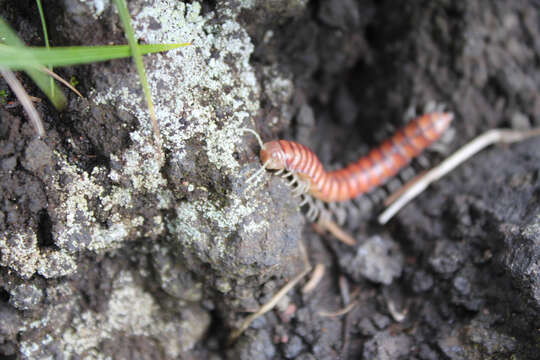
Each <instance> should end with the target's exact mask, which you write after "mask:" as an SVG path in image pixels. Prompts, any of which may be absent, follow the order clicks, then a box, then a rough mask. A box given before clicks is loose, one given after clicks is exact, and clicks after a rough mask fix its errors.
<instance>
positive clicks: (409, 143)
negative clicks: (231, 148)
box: [244, 112, 454, 220]
mask: <svg viewBox="0 0 540 360" xmlns="http://www.w3.org/2000/svg"><path fill="white" fill-rule="evenodd" d="M453 117H454V116H453V114H452V113H448V112H432V113H427V114H424V115H422V116H419V117H417V118H415V119H414V120H412V121H411V122H409V123H408V124H407V125H405V126H404V127H403V128H401V129H399V130H398V131H397V132H396V133H395V134H394V135H393V136H392V137H390V138H389V139H387V140H386V141H384V142H383V143H382V144H381V145H380V146H378V147H376V148H374V149H372V150H371V151H370V152H369V153H368V154H367V155H366V156H363V157H361V158H360V159H359V160H358V161H356V162H354V163H352V164H350V165H348V166H346V167H344V168H342V169H339V170H335V171H326V170H325V169H324V167H323V165H322V163H321V162H320V160H319V158H318V157H317V155H315V153H314V152H313V151H312V150H311V149H309V148H308V147H307V146H305V145H302V144H299V143H297V142H294V141H288V140H274V141H269V142H266V143H263V142H262V141H261V140H260V137H259V136H258V134H257V133H255V132H254V131H253V130H250V129H244V130H246V131H250V132H252V133H254V134H255V135H256V136H257V138H258V140H259V143H260V145H261V150H260V159H261V162H262V164H263V165H262V168H261V169H260V170H259V171H257V172H256V173H255V174H254V175H253V176H252V177H250V179H248V182H249V181H251V180H252V179H254V178H256V177H257V176H259V175H260V174H261V173H262V172H263V171H264V170H276V171H277V172H276V173H277V174H283V176H284V177H290V176H292V178H293V179H292V180H291V181H290V182H289V185H291V186H292V185H294V184H297V187H296V189H295V194H296V195H305V196H306V197H305V199H304V201H303V202H302V205H303V204H305V203H309V204H310V211H308V217H309V218H312V220H314V219H315V218H316V217H317V214H318V212H319V210H320V209H317V208H316V207H315V206H313V202H312V201H311V197H313V198H315V199H318V200H320V201H322V202H323V203H330V204H332V203H338V202H344V201H348V200H351V199H354V198H356V197H358V196H359V195H361V194H364V193H367V192H369V191H370V190H372V189H373V188H375V187H377V186H380V185H383V184H384V183H385V182H386V181H387V180H388V179H390V178H392V177H393V176H394V175H396V174H397V173H398V172H399V171H400V170H401V169H402V168H403V167H405V166H406V165H408V164H409V163H410V162H411V160H412V159H413V158H415V157H416V156H418V155H419V154H420V153H421V152H422V151H423V150H424V149H426V148H427V147H429V146H430V145H431V144H432V143H433V142H435V141H436V140H437V139H439V138H440V137H441V135H442V134H443V132H444V131H445V130H446V129H447V128H448V127H449V125H450V123H451V122H452V120H453Z"/></svg>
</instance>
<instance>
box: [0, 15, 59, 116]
mask: <svg viewBox="0 0 540 360" xmlns="http://www.w3.org/2000/svg"><path fill="white" fill-rule="evenodd" d="M0 41H2V42H4V43H5V44H7V45H9V47H11V48H14V49H18V50H20V51H23V50H24V46H25V45H24V43H23V42H22V41H21V40H20V39H19V37H18V36H17V34H16V33H15V32H14V31H13V30H11V28H10V27H9V25H8V24H7V23H6V22H5V21H4V19H2V18H0ZM6 47H8V46H2V47H1V48H0V58H2V57H3V56H4V53H5V51H4V48H6ZM44 50H45V51H47V49H44ZM20 60H21V59H19V61H20ZM26 60H27V62H28V63H29V64H30V65H28V66H26V67H24V68H20V67H19V68H17V67H11V66H6V65H4V64H2V63H0V66H2V67H5V68H8V69H11V70H24V71H25V72H26V73H27V74H28V76H30V78H31V79H32V81H34V83H36V85H37V86H38V87H39V88H40V89H41V91H43V93H44V94H45V95H47V97H48V98H49V99H50V100H51V102H52V103H53V105H54V106H55V107H56V108H57V109H62V108H63V107H64V106H65V104H66V97H65V96H64V93H62V91H61V90H60V89H58V87H57V86H56V84H54V83H53V86H54V87H55V91H54V93H52V92H51V89H50V87H49V85H50V83H49V77H48V76H47V75H45V74H43V73H41V72H39V71H38V70H36V69H38V68H39V67H40V66H42V65H41V64H40V62H39V61H38V60H37V59H35V58H34V57H33V56H32V55H31V53H29V54H28V56H27V59H26ZM42 64H47V63H46V62H44V63H42Z"/></svg>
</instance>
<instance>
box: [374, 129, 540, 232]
mask: <svg viewBox="0 0 540 360" xmlns="http://www.w3.org/2000/svg"><path fill="white" fill-rule="evenodd" d="M538 135H540V128H536V129H532V130H528V131H515V130H506V129H493V130H489V131H487V132H485V133H484V134H482V135H480V136H478V137H477V138H476V139H474V140H472V141H471V142H469V143H468V144H466V145H464V146H463V147H461V148H460V149H459V150H458V151H456V152H455V153H453V154H452V155H450V156H449V157H448V158H447V159H446V160H444V161H443V162H442V163H440V164H439V165H438V166H436V167H434V168H433V169H431V170H429V171H428V172H426V173H425V174H424V176H423V177H422V178H421V179H418V180H416V179H415V180H414V181H416V183H414V184H413V185H412V186H410V187H409V188H408V189H407V190H406V191H405V192H404V193H403V194H402V195H401V196H400V197H399V198H398V199H397V200H396V201H395V202H394V203H393V204H392V205H390V206H389V207H388V208H386V210H384V211H383V212H382V213H381V214H380V215H379V217H378V221H379V223H380V224H386V223H387V222H388V221H389V220H390V219H391V218H392V217H393V216H394V215H395V214H396V213H397V212H398V211H399V210H400V209H401V208H402V207H404V206H405V205H406V204H408V203H409V201H411V200H412V199H414V198H415V197H417V196H418V195H419V194H421V193H422V192H423V191H424V190H425V189H426V188H427V187H428V186H429V185H430V184H431V183H433V182H435V181H437V180H439V179H440V178H442V177H443V176H444V175H446V174H448V173H449V172H450V171H452V170H453V169H455V168H456V167H457V166H459V165H460V164H462V163H463V162H465V161H466V160H467V159H469V158H470V157H472V156H474V155H475V154H476V153H478V152H479V151H481V150H482V149H484V148H486V147H488V146H489V145H492V144H495V143H505V144H509V143H514V142H519V141H522V140H525V139H527V138H530V137H533V136H538Z"/></svg>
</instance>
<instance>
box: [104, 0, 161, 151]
mask: <svg viewBox="0 0 540 360" xmlns="http://www.w3.org/2000/svg"><path fill="white" fill-rule="evenodd" d="M113 1H114V4H115V5H116V8H117V9H118V15H119V16H120V20H121V21H122V25H123V26H124V31H125V33H126V37H127V39H128V44H129V47H130V49H131V53H132V55H133V60H134V61H135V66H136V67H137V72H138V73H139V77H140V78H141V84H142V87H143V91H144V97H145V98H146V103H147V105H148V111H149V113H150V118H151V119H152V126H153V128H154V136H155V137H156V142H157V144H156V146H157V148H158V151H159V154H160V158H161V159H162V158H163V155H162V149H161V133H160V131H159V124H158V122H157V118H156V114H155V111H154V103H153V102H152V93H151V91H150V86H149V85H148V79H147V78H146V72H145V71H144V65H143V61H142V55H141V51H140V49H139V44H137V40H135V33H134V31H133V27H132V26H131V18H130V16H129V12H128V9H127V4H126V1H125V0H113Z"/></svg>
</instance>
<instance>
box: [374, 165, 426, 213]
mask: <svg viewBox="0 0 540 360" xmlns="http://www.w3.org/2000/svg"><path fill="white" fill-rule="evenodd" d="M426 173H427V170H426V171H422V172H421V173H420V174H418V175H416V176H415V177H413V178H412V179H410V180H409V181H407V183H406V184H404V185H403V186H402V187H400V188H399V189H397V190H396V191H395V192H393V193H392V194H391V195H390V196H388V197H387V198H386V199H385V200H384V206H389V205H391V204H392V203H393V202H394V201H396V200H397V199H398V198H399V197H400V196H401V195H403V193H405V191H407V190H408V189H409V188H410V187H411V186H413V185H414V184H415V183H416V182H417V181H418V180H420V179H421V178H422V177H424V175H426Z"/></svg>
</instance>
